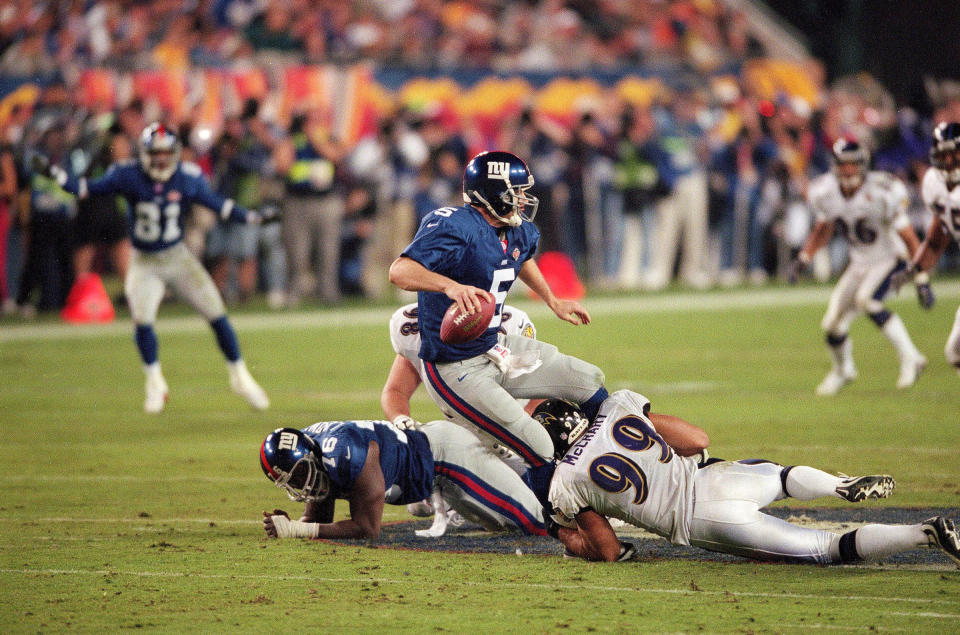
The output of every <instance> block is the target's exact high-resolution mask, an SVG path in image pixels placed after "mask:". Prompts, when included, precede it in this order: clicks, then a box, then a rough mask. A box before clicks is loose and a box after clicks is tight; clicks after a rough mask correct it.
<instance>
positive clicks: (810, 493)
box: [785, 465, 843, 501]
mask: <svg viewBox="0 0 960 635" xmlns="http://www.w3.org/2000/svg"><path fill="white" fill-rule="evenodd" d="M842 481H843V479H842V478H840V477H839V476H834V475H833V474H828V473H826V472H824V471H823V470H818V469H817V468H815V467H809V466H807V465H795V466H793V467H792V468H790V471H789V472H787V479H786V484H785V488H786V490H787V496H790V497H791V498H795V499H797V500H801V501H808V500H813V499H814V498H822V497H824V496H838V494H837V491H836V490H837V486H838V485H840V483H841V482H842Z"/></svg>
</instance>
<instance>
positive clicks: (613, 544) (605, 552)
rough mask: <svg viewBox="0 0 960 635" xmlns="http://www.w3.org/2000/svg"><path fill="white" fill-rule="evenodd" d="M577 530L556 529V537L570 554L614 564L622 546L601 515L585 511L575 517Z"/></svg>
mask: <svg viewBox="0 0 960 635" xmlns="http://www.w3.org/2000/svg"><path fill="white" fill-rule="evenodd" d="M576 522H577V528H576V529H568V528H566V527H558V530H557V537H558V538H559V539H560V542H562V543H563V546H564V547H566V548H567V549H568V550H569V551H570V553H572V554H573V555H575V556H579V557H581V558H584V559H586V560H604V561H606V562H616V561H617V560H619V559H620V557H621V552H622V546H621V544H620V539H619V538H617V534H616V533H614V531H613V527H611V526H610V523H609V521H607V519H606V518H604V517H603V516H602V515H600V514H598V513H597V512H595V511H593V510H592V509H586V510H584V511H582V512H580V513H579V514H577V516H576Z"/></svg>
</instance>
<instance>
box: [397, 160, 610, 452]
mask: <svg viewBox="0 0 960 635" xmlns="http://www.w3.org/2000/svg"><path fill="white" fill-rule="evenodd" d="M532 186H533V175H532V174H530V171H529V170H528V169H527V166H526V164H525V163H524V162H523V161H522V160H521V159H520V158H519V157H517V156H515V155H513V154H510V153H509V152H483V153H481V154H478V155H477V156H475V157H474V158H473V159H471V160H470V162H469V163H468V164H467V167H466V170H465V171H464V175H463V198H464V202H465V203H466V204H465V205H463V206H461V207H441V208H440V209H436V210H434V211H433V212H431V213H429V214H427V216H425V217H424V219H423V221H422V222H421V224H420V228H419V230H418V231H417V234H416V236H414V238H413V242H411V243H410V244H409V245H408V246H407V248H406V249H404V251H403V253H402V254H401V255H400V257H399V258H397V259H396V260H395V261H394V262H393V264H392V265H391V266H390V281H391V282H392V283H393V284H395V285H397V286H398V287H400V288H402V289H406V290H408V291H417V303H418V307H419V322H420V327H419V328H420V334H421V337H422V341H421V345H420V358H421V359H422V360H423V365H424V369H425V371H426V378H427V384H426V385H427V389H428V391H429V393H430V395H431V397H432V398H433V400H434V401H435V402H436V403H437V405H438V406H439V407H440V409H441V410H442V411H443V412H444V414H446V415H447V416H448V417H449V418H451V419H454V420H458V421H465V422H468V423H470V424H472V425H474V426H476V427H477V428H479V429H480V430H482V431H483V432H485V433H487V434H490V435H491V436H493V437H494V439H495V440H496V441H497V442H499V443H502V444H503V445H505V446H506V447H508V448H509V449H510V450H512V451H513V452H515V453H516V454H518V455H519V456H520V457H521V458H522V459H523V460H525V461H526V462H527V463H528V464H529V465H530V466H531V467H534V468H539V467H541V466H544V465H546V464H547V463H548V462H549V460H550V457H551V456H552V454H553V446H552V445H551V443H550V438H549V435H547V434H546V432H545V431H544V430H543V428H542V427H541V426H540V425H538V424H537V422H536V421H534V420H533V419H532V418H531V417H530V415H529V414H527V413H526V412H525V411H524V409H523V406H522V405H521V404H519V403H518V402H517V399H516V398H527V399H536V398H549V397H558V398H562V399H568V400H570V401H573V402H576V403H578V404H580V405H581V407H582V408H583V409H584V410H585V411H586V412H588V413H590V414H591V415H592V414H596V411H597V409H598V408H599V407H600V404H601V403H602V402H603V400H604V399H605V398H606V396H607V391H606V390H605V389H604V387H603V373H602V372H601V371H600V369H599V368H597V367H596V366H594V365H592V364H588V363H586V362H584V361H581V360H579V359H576V358H574V357H570V356H568V355H563V354H561V353H560V352H559V351H558V350H557V348H556V347H555V346H552V345H550V344H546V343H544V342H540V341H537V340H534V339H530V338H526V337H522V336H518V335H508V336H506V337H505V339H504V343H503V344H501V343H498V341H497V333H498V328H499V327H500V321H501V316H502V310H503V303H504V300H505V299H506V296H507V291H509V289H510V286H511V285H512V284H513V281H514V280H515V279H520V280H522V281H523V282H524V283H525V284H526V285H527V286H528V287H529V288H530V289H532V290H533V291H534V292H535V293H536V294H537V295H539V296H540V297H541V298H542V299H543V300H544V301H545V302H546V304H547V306H549V307H550V309H551V310H552V311H553V312H554V313H555V314H556V315H557V317H559V318H560V319H563V320H566V321H568V322H570V323H572V324H589V323H590V315H589V313H587V310H586V309H584V308H583V307H582V306H581V305H580V304H579V303H578V302H576V301H574V300H562V299H559V298H557V297H556V296H555V295H554V294H553V292H552V291H551V290H550V286H549V284H547V281H546V280H545V279H544V277H543V274H542V273H541V272H540V268H539V267H538V266H537V264H536V262H535V261H534V260H533V255H534V253H535V252H536V250H537V241H538V239H539V237H540V232H539V231H538V230H537V228H536V226H535V225H534V224H533V222H532V220H533V218H534V215H535V214H536V212H537V206H538V204H539V202H538V201H537V199H536V197H534V196H532V195H531V194H530V193H529V190H530V188H531V187H532ZM490 296H492V297H493V298H494V299H495V301H496V312H495V314H494V316H493V320H492V321H491V322H490V326H489V328H488V329H487V331H486V332H485V333H484V334H483V335H481V336H480V337H479V338H477V339H476V340H473V341H471V342H467V343H464V344H446V343H444V342H443V341H442V340H441V339H440V323H441V322H442V320H443V314H444V312H445V311H446V310H447V308H448V307H449V306H450V305H451V301H452V302H456V303H457V305H459V307H460V309H461V310H462V311H465V312H467V313H472V312H475V311H479V310H480V298H481V297H490Z"/></svg>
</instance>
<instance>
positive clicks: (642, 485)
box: [549, 390, 697, 545]
mask: <svg viewBox="0 0 960 635" xmlns="http://www.w3.org/2000/svg"><path fill="white" fill-rule="evenodd" d="M649 408H650V402H649V400H647V398H646V397H644V396H643V395H640V394H637V393H635V392H631V391H629V390H618V391H617V392H615V393H613V394H612V395H610V397H608V398H607V400H606V401H604V402H603V405H602V406H601V407H600V412H599V413H598V414H597V417H596V418H595V419H594V423H593V425H591V426H590V428H589V429H588V430H587V432H585V433H584V435H583V436H582V437H581V438H580V440H579V441H577V443H576V444H574V445H573V447H571V448H570V450H569V451H568V452H567V453H566V455H564V457H563V458H562V459H561V460H560V461H559V463H558V465H557V469H556V471H555V472H554V475H553V479H552V480H551V482H550V493H549V499H550V504H551V506H552V507H553V516H554V518H555V519H556V521H557V522H558V523H560V524H561V525H565V526H567V527H573V526H575V521H574V519H575V517H576V515H577V514H579V513H580V512H582V511H584V510H587V509H592V510H594V511H595V512H597V513H599V514H602V515H604V516H607V517H611V518H619V519H620V520H623V521H625V522H628V523H631V524H633V525H637V526H639V527H643V528H644V529H646V530H648V531H651V532H653V533H655V534H658V535H660V536H663V537H665V538H668V539H669V540H670V541H671V542H673V543H674V544H680V545H686V544H690V542H689V541H690V520H691V518H692V513H693V483H694V477H695V475H696V473H697V462H696V460H695V459H692V458H685V457H682V456H679V455H678V454H676V453H675V452H674V451H673V450H672V449H671V448H670V446H668V445H667V444H666V443H665V442H664V441H663V439H662V438H660V435H659V434H657V431H656V428H655V427H654V425H653V423H652V422H651V421H650V419H649V418H648V417H647V416H646V415H645V413H646V412H649Z"/></svg>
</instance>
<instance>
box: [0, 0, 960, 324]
mask: <svg viewBox="0 0 960 635" xmlns="http://www.w3.org/2000/svg"><path fill="white" fill-rule="evenodd" d="M730 4H731V3H724V2H720V1H719V0H699V1H697V0H691V1H677V2H657V1H651V2H630V1H626V0H624V1H616V0H607V1H602V0H582V1H576V0H573V1H560V0H540V1H533V0H531V1H529V2H500V1H493V0H479V1H472V2H470V3H466V2H441V1H439V0H380V1H378V0H369V1H367V2H345V1H343V0H339V1H336V2H333V1H309V2H308V1H307V0H289V1H286V2H282V1H281V2H267V1H266V0H208V1H203V0H196V1H194V2H173V1H155V2H140V1H136V0H115V1H102V2H94V1H85V2H28V1H20V2H0V77H2V78H8V79H9V78H14V77H15V78H40V79H38V80H37V81H36V82H35V90H34V92H33V93H31V97H30V98H29V99H19V100H9V99H8V100H5V102H4V103H0V252H2V253H0V299H3V307H4V311H5V312H19V313H20V314H21V315H25V316H26V315H32V314H33V313H34V312H35V311H36V310H54V309H57V308H59V307H61V306H62V305H63V302H64V300H65V298H66V295H67V293H68V291H69V289H70V286H71V284H72V281H73V280H74V279H76V278H78V277H80V276H83V275H85V274H86V273H88V272H91V271H99V272H107V273H116V274H118V275H121V276H122V275H123V274H124V272H125V267H126V261H127V258H128V257H129V250H130V247H129V243H128V241H127V239H126V231H125V216H124V215H125V212H126V210H125V208H124V203H123V201H121V200H118V199H116V198H114V197H99V198H96V197H95V198H91V199H86V200H83V201H77V200H75V199H74V198H73V197H70V196H69V195H67V194H65V193H64V192H62V191H61V190H59V188H58V187H57V186H56V184H55V183H54V182H52V181H51V180H49V179H47V178H46V177H44V176H43V174H41V173H38V172H37V171H35V170H33V168H32V166H33V165H35V164H36V161H35V160H34V157H35V156H38V155H42V156H43V157H46V158H48V159H49V160H51V161H53V162H56V163H57V164H59V165H60V166H61V167H63V168H65V169H67V170H68V171H71V172H72V173H74V174H77V175H81V174H82V175H87V176H88V177H93V178H95V177H96V176H98V175H100V174H102V173H103V172H104V171H105V170H106V169H107V167H108V166H109V165H110V164H111V163H113V162H115V161H121V160H127V159H133V160H136V158H137V140H138V137H139V134H140V132H141V130H142V129H143V128H144V127H145V126H146V125H147V124H149V123H151V122H152V121H154V120H163V121H165V122H166V123H167V124H168V125H169V126H171V127H172V128H173V129H174V130H176V131H177V132H178V135H179V137H180V138H181V140H182V142H183V145H184V152H183V159H184V160H190V161H195V162H196V163H198V164H199V165H200V166H201V168H202V169H203V171H204V172H205V174H206V175H207V176H208V177H209V179H210V181H211V183H212V184H213V186H214V188H215V189H217V190H218V191H219V192H221V193H222V194H224V195H226V196H230V197H232V198H234V199H235V200H236V201H237V202H238V203H239V204H240V205H243V206H247V207H250V208H262V207H265V206H276V207H279V208H280V209H281V210H282V212H283V214H282V219H283V220H282V222H281V223H278V224H274V225H267V226H233V225H222V224H220V223H218V222H217V221H216V218H215V217H214V216H213V214H212V213H209V212H208V211H205V210H194V213H193V214H192V217H191V219H190V226H189V228H188V233H187V242H188V245H189V246H190V248H191V249H192V250H194V252H195V253H197V254H198V255H199V256H200V257H201V258H202V259H203V262H204V263H205V264H206V265H207V266H208V267H209V269H210V270H211V272H212V274H213V277H214V279H215V281H216V282H217V284H218V285H219V286H220V287H221V289H222V291H223V293H224V297H225V299H226V300H227V301H228V303H239V302H243V301H245V300H247V299H248V298H251V297H253V296H255V295H257V296H259V295H261V294H262V295H263V297H265V298H266V303H267V304H268V306H270V307H271V308H277V309H279V308H283V307H294V306H298V305H300V304H301V303H303V302H304V301H310V302H320V303H322V304H335V303H337V302H339V301H341V299H342V298H343V297H344V296H347V295H356V296H366V297H371V298H382V297H384V296H386V295H387V294H390V293H392V292H393V290H392V289H391V287H390V285H389V284H388V283H387V281H386V270H387V267H388V266H389V263H390V262H391V261H392V260H393V258H395V257H396V256H397V255H398V254H399V253H400V251H401V250H402V248H403V246H405V245H406V244H407V242H409V240H410V239H411V238H412V236H413V234H414V232H415V231H416V228H417V226H418V223H419V221H420V219H421V218H422V217H423V216H424V215H426V214H428V213H429V212H430V211H432V210H433V209H435V208H437V207H440V206H444V205H459V204H461V203H462V199H461V178H462V171H463V168H464V166H465V164H466V162H467V161H468V160H469V158H470V157H471V156H472V155H473V154H475V153H476V152H479V151H481V150H485V149H502V150H508V151H510V152H513V153H515V154H517V155H519V156H520V157H522V158H524V159H525V160H526V161H527V163H528V165H529V167H530V169H531V170H532V172H533V174H534V177H535V178H536V186H535V188H534V194H535V195H536V196H538V197H539V199H540V211H539V214H538V216H537V219H536V222H537V225H538V226H539V228H540V230H541V232H542V240H541V245H540V251H541V252H546V251H558V252H562V253H563V254H566V256H568V257H569V258H570V260H571V261H572V263H573V264H574V266H575V267H576V270H577V272H578V273H579V274H580V276H581V277H582V278H583V279H584V280H585V281H586V282H587V283H588V284H591V285H593V286H594V287H595V288H608V289H645V290H657V289H662V288H664V287H666V286H667V285H668V284H671V283H673V282H678V283H680V284H683V285H688V286H690V287H693V288H698V289H702V288H709V287H712V286H716V285H723V286H729V285H738V284H743V283H752V284H763V283H765V282H766V281H768V280H769V279H771V278H776V277H778V276H782V275H783V272H784V271H785V268H786V265H787V264H788V263H789V261H790V259H791V258H792V257H793V255H794V254H795V253H796V251H797V250H798V249H799V248H800V247H801V246H802V245H803V242H804V240H805V239H806V236H807V233H808V232H809V228H810V226H811V224H812V217H811V214H810V212H809V210H808V209H807V206H806V204H805V202H804V194H805V190H806V184H807V182H808V181H809V180H810V179H811V178H813V177H815V176H817V175H819V174H822V173H823V172H825V171H827V170H829V169H830V154H829V149H830V147H831V145H832V143H833V141H834V140H835V139H837V138H839V137H840V136H843V135H852V136H855V137H856V138H858V139H860V140H861V141H864V142H866V143H867V145H868V146H869V147H870V148H871V149H872V152H873V157H874V168H875V169H880V170H887V171H890V172H892V173H894V174H896V175H897V176H899V177H900V178H901V179H903V180H904V181H905V182H906V183H907V184H908V185H909V186H910V188H911V191H912V192H913V201H912V207H911V210H910V215H911V218H912V220H913V224H914V226H915V229H916V230H917V231H918V233H919V234H920V236H921V237H922V236H923V232H924V230H925V228H926V226H927V225H928V223H929V220H930V218H929V216H928V212H926V211H925V210H924V209H923V206H922V203H921V202H920V200H919V193H918V192H917V184H918V182H919V179H920V177H922V174H923V171H924V170H925V169H926V167H927V165H928V150H929V143H930V142H929V138H930V131H931V129H932V126H933V125H934V124H935V123H936V122H938V121H943V120H953V121H960V97H957V96H955V95H953V94H952V93H950V92H949V91H942V92H940V93H938V95H937V97H936V99H934V100H932V101H933V102H934V103H932V104H931V107H930V108H929V111H928V112H925V113H921V112H920V111H919V110H915V109H913V108H911V107H908V106H907V105H904V104H897V103H896V102H895V100H894V99H893V98H892V97H891V96H890V95H889V93H888V92H887V91H885V89H884V87H883V86H881V85H880V84H879V83H878V82H876V81H875V80H873V79H872V78H871V77H869V76H865V75H858V76H854V77H846V78H841V79H839V80H836V81H834V82H832V83H831V84H830V85H827V80H826V78H825V73H824V71H823V69H822V67H821V66H820V65H819V64H818V63H817V61H816V60H813V59H804V60H800V61H798V62H796V63H795V65H794V68H799V69H801V75H802V76H803V77H802V79H803V80H804V81H805V82H806V83H807V84H809V85H812V86H814V87H815V89H816V90H815V91H814V92H813V94H811V93H810V91H794V92H793V93H791V92H790V91H783V90H773V91H771V90H764V84H763V82H757V81H751V77H750V76H749V74H748V73H747V72H746V71H745V70H743V69H745V68H746V67H745V66H744V65H745V64H747V63H748V62H749V61H751V60H756V59H763V58H765V57H767V56H770V55H774V54H775V53H776V51H774V50H773V49H774V48H775V43H774V42H772V41H771V36H770V34H769V33H766V34H765V33H764V32H763V30H762V29H758V28H756V27H755V26H752V25H751V24H752V23H751V22H750V21H748V20H747V19H746V16H745V15H744V14H743V13H741V12H740V11H738V10H734V9H731V8H730ZM732 4H736V3H732ZM356 63H363V64H368V65H372V66H373V67H374V68H375V69H377V71H378V72H385V71H384V69H402V70H403V72H404V73H408V74H409V73H412V75H411V76H412V77H415V76H416V73H418V72H423V73H437V72H443V71H446V70H451V69H455V70H463V69H478V70H481V71H486V70H488V71H489V72H490V73H491V74H492V73H494V72H495V73H499V74H501V76H502V75H504V74H506V75H510V74H512V73H517V74H522V73H528V72H532V73H537V74H539V75H540V76H542V74H544V73H546V74H551V73H552V74H557V75H558V76H562V75H563V74H564V73H576V72H586V71H590V72H593V73H597V72H601V73H602V72H606V71H609V72H622V71H623V69H625V68H626V69H640V68H642V69H643V72H644V73H653V74H654V75H656V77H657V78H658V83H657V86H658V88H657V89H656V90H653V91H648V92H647V93H645V94H644V96H643V97H642V98H637V99H630V98H629V94H628V93H629V91H626V90H599V91H594V92H593V93H592V94H591V98H590V99H586V100H582V101H580V102H578V103H575V104H573V103H571V104H569V105H568V106H569V112H568V113H567V116H564V117H559V118H558V117H557V116H555V114H554V113H552V112H547V110H548V109H546V108H543V107H541V103H542V102H538V101H537V100H536V99H535V98H533V97H535V93H536V91H535V90H534V91H533V93H534V94H533V95H532V96H528V98H526V99H519V100H518V101H517V103H516V107H512V108H507V109H505V110H504V111H503V112H502V113H501V114H499V115H498V116H497V118H496V121H495V125H493V126H489V125H488V126H486V127H484V126H480V125H478V124H477V123H476V121H474V120H472V119H471V118H469V117H465V116H463V115H462V113H457V112H455V111H453V112H452V111H451V110H450V108H448V107H447V108H437V107H434V106H433V105H431V104H429V103H427V104H423V103H416V100H411V99H407V100H404V99H402V98H400V97H399V96H398V95H400V94H401V93H402V91H403V89H402V88H397V89H395V90H394V89H389V88H388V89H385V90H383V91H382V92H383V93H384V94H386V95H387V98H386V100H387V102H388V106H387V107H386V108H381V109H380V110H379V111H378V112H377V116H376V117H375V118H374V119H373V120H372V121H371V122H368V124H369V125H367V126H366V127H365V128H364V129H363V133H362V134H352V135H345V134H342V132H343V126H342V125H338V122H337V118H338V115H337V113H336V112H335V111H336V109H335V108H331V107H330V105H329V104H324V103H319V102H316V101H309V100H308V101H304V102H303V103H302V104H297V103H294V104H292V105H290V104H288V105H287V106H285V107H277V105H276V100H275V99H273V100H272V99H270V98H269V97H268V96H261V97H250V96H248V97H246V98H243V99H237V100H233V101H232V102H226V103H224V104H223V105H222V108H220V109H218V112H217V115H218V116H217V118H216V119H215V120H214V121H211V120H210V118H209V116H208V115H209V113H205V112H203V111H202V109H200V108H190V107H184V108H177V109H175V110H174V109H170V108H164V106H163V102H162V100H160V101H157V100H151V99H145V98H143V96H142V95H137V94H133V93H130V92H129V91H127V93H129V94H126V93H125V92H124V91H123V90H118V91H117V94H116V95H114V96H113V97H112V98H111V100H110V101H109V102H108V103H100V104H97V105H95V106H91V104H89V103H83V104H81V103H79V100H78V99H77V98H76V96H77V91H78V90H80V88H82V85H81V84H82V82H83V81H85V80H84V79H83V78H84V72H85V71H86V70H88V69H92V68H97V69H100V68H105V69H110V71H111V72H116V73H121V74H122V73H136V72H142V71H157V70H162V71H167V72H171V71H172V72H176V71H187V70H190V69H194V68H231V69H248V68H261V69H266V71H267V72H268V74H270V73H275V72H276V69H278V68H287V67H290V66H296V65H350V64H356ZM620 79H621V81H622V79H623V78H622V76H621V77H620ZM754 79H755V78H754ZM621 86H622V84H621ZM16 87H18V88H19V87H22V84H21V83H17V84H16ZM13 88H14V87H13V86H7V87H6V89H7V92H8V93H9V92H12V91H13ZM381 101H383V100H381ZM951 249H952V250H953V251H951V252H949V253H948V255H947V257H946V258H945V259H944V261H943V262H942V263H941V267H943V268H946V269H952V270H956V269H957V268H958V257H957V254H956V251H955V247H952V248H951ZM844 256H845V254H844V246H843V244H842V242H840V241H836V242H835V243H834V244H833V245H832V247H831V249H830V250H824V251H823V252H822V253H821V254H820V255H819V258H820V259H819V260H818V261H817V262H816V263H815V267H814V272H815V275H817V276H818V277H819V278H822V279H825V278H827V277H829V276H830V275H833V274H834V273H836V272H837V271H839V269H840V268H841V267H842V265H843V263H844Z"/></svg>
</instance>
